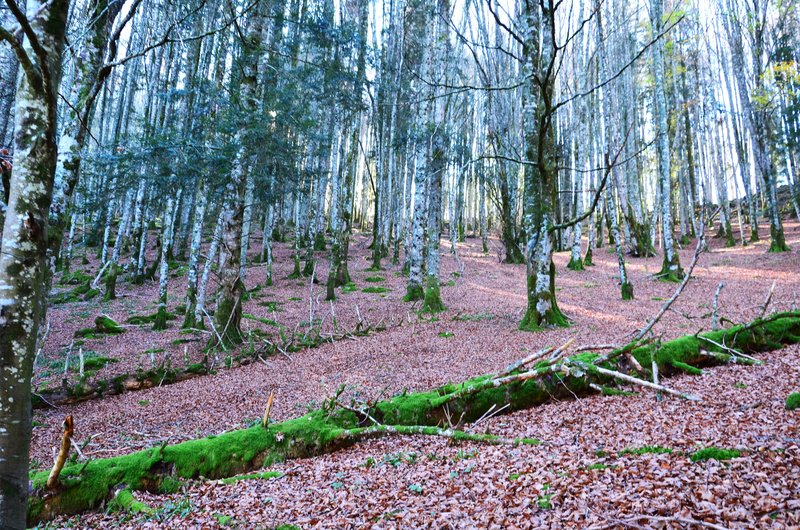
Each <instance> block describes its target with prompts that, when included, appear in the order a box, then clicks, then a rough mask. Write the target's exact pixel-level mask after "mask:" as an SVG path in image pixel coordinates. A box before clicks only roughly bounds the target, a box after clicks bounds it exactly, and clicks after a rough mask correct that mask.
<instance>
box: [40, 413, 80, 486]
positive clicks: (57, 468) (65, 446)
mask: <svg viewBox="0 0 800 530" xmlns="http://www.w3.org/2000/svg"><path fill="white" fill-rule="evenodd" d="M74 432H75V428H74V425H73V422H72V416H67V417H66V418H64V433H63V434H62V435H61V448H60V449H59V451H58V455H57V456H56V459H55V462H54V463H53V469H52V470H50V475H49V476H48V477H47V483H46V484H45V486H46V487H47V489H49V490H51V489H53V488H55V487H56V485H57V484H58V475H59V474H60V473H61V470H62V469H63V468H64V463H65V462H66V461H67V456H68V455H69V448H70V446H71V445H72V444H71V442H72V434H73V433H74Z"/></svg>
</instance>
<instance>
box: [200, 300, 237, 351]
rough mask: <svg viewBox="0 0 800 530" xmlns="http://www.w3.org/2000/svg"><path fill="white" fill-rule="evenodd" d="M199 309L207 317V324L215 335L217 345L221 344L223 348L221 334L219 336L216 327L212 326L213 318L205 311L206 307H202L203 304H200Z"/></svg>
mask: <svg viewBox="0 0 800 530" xmlns="http://www.w3.org/2000/svg"><path fill="white" fill-rule="evenodd" d="M200 310H201V311H202V312H203V314H204V315H205V316H206V318H207V319H208V324H209V325H210V326H211V331H213V332H214V335H216V336H217V341H218V342H219V345H220V346H222V349H223V350H224V349H225V343H224V342H223V341H222V337H221V336H220V334H219V333H218V332H217V328H216V327H214V320H213V319H212V318H211V315H209V314H208V311H206V308H205V307H203V306H200ZM234 311H236V308H235V307H234Z"/></svg>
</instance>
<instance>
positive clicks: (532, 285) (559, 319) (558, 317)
mask: <svg viewBox="0 0 800 530" xmlns="http://www.w3.org/2000/svg"><path fill="white" fill-rule="evenodd" d="M535 292H536V277H535V276H533V275H529V276H528V308H527V310H526V311H525V316H523V317H522V321H521V322H520V323H519V330H520V331H530V332H537V331H542V330H544V329H548V328H553V327H557V328H566V327H569V320H568V319H567V317H566V316H565V315H564V313H562V312H561V310H560V309H559V308H558V304H557V303H556V297H555V265H553V264H552V263H551V264H550V290H548V291H547V292H543V293H539V294H538V295H536V296H534V294H533V293H535ZM543 301H546V302H548V304H547V305H548V309H547V310H546V311H545V312H544V314H541V313H540V311H539V309H538V305H539V303H540V302H543Z"/></svg>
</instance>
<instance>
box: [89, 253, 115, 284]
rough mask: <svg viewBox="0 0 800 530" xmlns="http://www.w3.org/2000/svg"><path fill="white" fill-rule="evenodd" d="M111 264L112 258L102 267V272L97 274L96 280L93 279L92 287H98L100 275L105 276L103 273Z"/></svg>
mask: <svg viewBox="0 0 800 530" xmlns="http://www.w3.org/2000/svg"><path fill="white" fill-rule="evenodd" d="M109 265H111V260H108V261H106V264H105V265H103V268H101V269H100V272H98V273H97V276H95V278H94V281H92V287H93V288H95V289H96V288H97V282H99V281H100V277H101V276H103V273H104V272H105V271H106V269H107V268H108V266H109Z"/></svg>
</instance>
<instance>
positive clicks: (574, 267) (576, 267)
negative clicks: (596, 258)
mask: <svg viewBox="0 0 800 530" xmlns="http://www.w3.org/2000/svg"><path fill="white" fill-rule="evenodd" d="M567 268H568V269H569V270H571V271H582V270H586V268H585V267H584V265H583V260H581V259H577V260H576V259H572V258H570V259H569V263H567Z"/></svg>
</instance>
